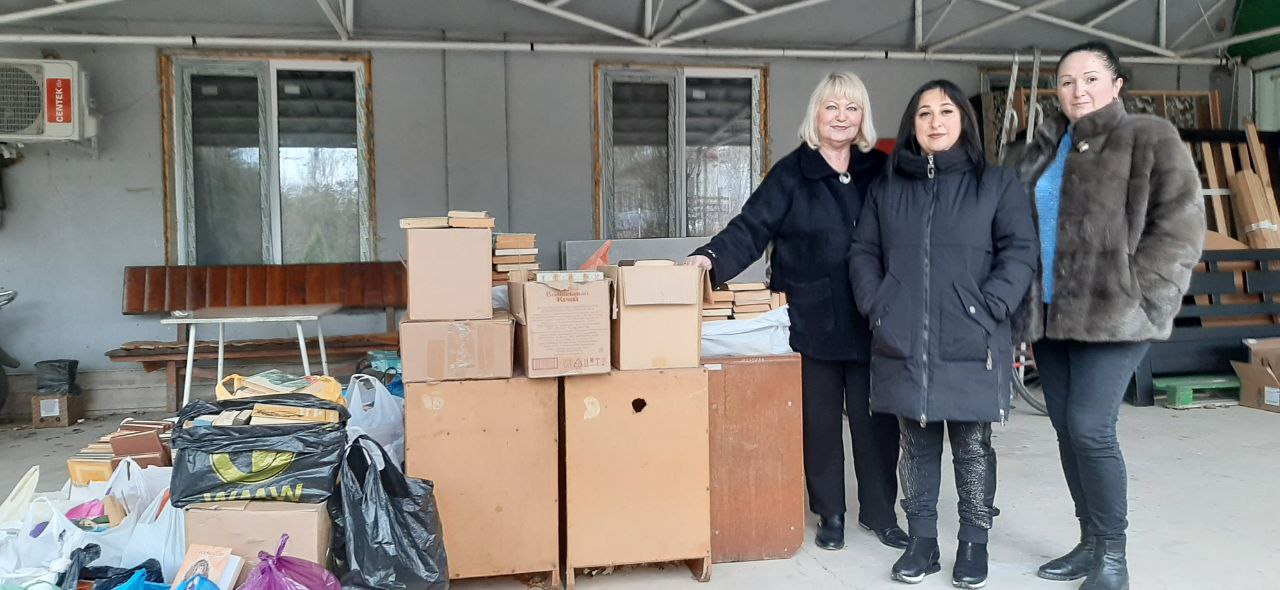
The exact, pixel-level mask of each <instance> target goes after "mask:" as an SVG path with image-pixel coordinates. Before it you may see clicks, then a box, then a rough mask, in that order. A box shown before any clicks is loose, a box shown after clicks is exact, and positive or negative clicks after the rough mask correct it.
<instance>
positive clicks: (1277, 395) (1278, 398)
mask: <svg viewBox="0 0 1280 590" xmlns="http://www.w3.org/2000/svg"><path fill="white" fill-rule="evenodd" d="M1264 391H1265V395H1264V396H1263V400H1262V403H1265V404H1267V405H1268V406H1280V388H1276V387H1267V388H1265V390H1264Z"/></svg>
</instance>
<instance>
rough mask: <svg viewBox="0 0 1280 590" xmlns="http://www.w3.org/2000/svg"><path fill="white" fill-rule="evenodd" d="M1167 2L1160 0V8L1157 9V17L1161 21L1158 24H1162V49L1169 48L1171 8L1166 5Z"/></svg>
mask: <svg viewBox="0 0 1280 590" xmlns="http://www.w3.org/2000/svg"><path fill="white" fill-rule="evenodd" d="M1167 1H1168V0H1160V4H1159V7H1158V8H1157V9H1156V12H1158V13H1159V14H1158V15H1156V16H1157V18H1159V19H1160V20H1159V21H1158V22H1159V23H1160V46H1161V47H1168V46H1169V6H1168V5H1167V4H1165V2H1167Z"/></svg>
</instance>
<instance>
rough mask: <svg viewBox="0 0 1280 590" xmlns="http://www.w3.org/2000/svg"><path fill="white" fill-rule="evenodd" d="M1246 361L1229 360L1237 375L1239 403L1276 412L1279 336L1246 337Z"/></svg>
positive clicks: (1279, 389) (1279, 399)
mask: <svg viewBox="0 0 1280 590" xmlns="http://www.w3.org/2000/svg"><path fill="white" fill-rule="evenodd" d="M1244 345H1245V347H1247V348H1248V349H1249V362H1247V363H1242V362H1239V361H1231V367H1232V368H1234V369H1235V370H1236V375H1238V376H1239V377H1240V405H1242V406H1246V407H1250V408H1257V409H1259V410H1266V411H1268V412H1280V379H1277V378H1276V375H1277V369H1278V368H1280V338H1264V339H1254V338H1247V339H1245V341H1244Z"/></svg>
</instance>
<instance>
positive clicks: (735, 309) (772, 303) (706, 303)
mask: <svg viewBox="0 0 1280 590" xmlns="http://www.w3.org/2000/svg"><path fill="white" fill-rule="evenodd" d="M786 304H787V296H786V295H785V294H783V293H773V292H770V291H769V286H768V285H767V284H765V283H730V284H728V285H727V286H726V288H724V289H714V288H712V286H711V283H710V281H708V282H706V283H705V284H704V285H703V297H702V319H703V321H706V322H715V321H721V320H749V319H752V318H757V317H760V316H762V315H764V314H766V313H769V312H770V311H773V310H775V309H778V308H780V307H783V306H785V305H786Z"/></svg>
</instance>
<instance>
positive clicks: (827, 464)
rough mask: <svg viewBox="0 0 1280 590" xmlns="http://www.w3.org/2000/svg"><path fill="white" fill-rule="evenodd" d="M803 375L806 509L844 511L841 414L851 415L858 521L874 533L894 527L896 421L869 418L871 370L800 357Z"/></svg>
mask: <svg viewBox="0 0 1280 590" xmlns="http://www.w3.org/2000/svg"><path fill="white" fill-rule="evenodd" d="M801 371H802V386H803V388H804V475H805V484H806V486H807V487H808V489H809V510H812V511H813V512H814V513H815V514H819V515H831V514H844V512H845V493H844V436H843V434H842V433H841V430H842V425H841V413H842V412H841V411H842V410H843V411H844V412H845V413H847V414H848V416H849V434H850V438H851V443H852V445H851V446H852V447H853V474H854V477H856V478H857V481H858V520H859V521H860V522H862V523H864V524H866V525H867V526H869V527H871V528H874V529H882V528H886V527H890V526H894V525H896V524H897V523H898V517H897V514H896V513H895V512H894V508H893V501H894V500H895V499H896V498H897V497H898V480H897V477H896V476H895V473H894V466H895V465H897V463H898V444H897V442H898V419H897V418H895V417H894V416H890V415H887V414H872V413H871V400H870V394H871V369H870V367H868V366H867V365H865V364H862V363H856V362H852V361H823V360H818V359H813V358H809V357H808V356H802V357H801Z"/></svg>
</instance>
